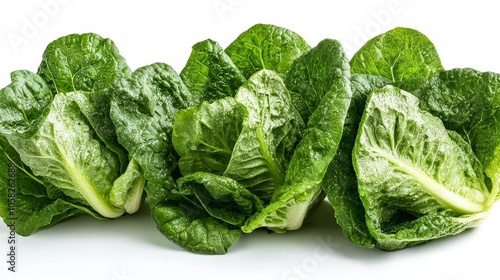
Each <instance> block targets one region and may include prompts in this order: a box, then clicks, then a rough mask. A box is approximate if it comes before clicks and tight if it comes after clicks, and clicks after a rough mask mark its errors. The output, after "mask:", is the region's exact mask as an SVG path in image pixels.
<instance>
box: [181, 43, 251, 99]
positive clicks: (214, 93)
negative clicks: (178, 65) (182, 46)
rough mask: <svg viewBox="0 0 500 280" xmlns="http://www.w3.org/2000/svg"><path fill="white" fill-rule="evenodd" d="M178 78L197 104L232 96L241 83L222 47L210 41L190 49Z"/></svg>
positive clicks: (241, 78) (235, 69)
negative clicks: (197, 101) (197, 100)
mask: <svg viewBox="0 0 500 280" xmlns="http://www.w3.org/2000/svg"><path fill="white" fill-rule="evenodd" d="M180 77H181V78H182V81H183V82H184V84H185V85H186V87H187V88H188V89H189V91H190V92H191V93H192V94H193V96H195V97H196V98H197V99H199V100H200V102H201V101H207V102H213V101H216V100H218V99H220V98H223V97H226V96H234V95H235V93H236V90H238V88H239V87H240V86H241V85H242V84H243V83H244V82H245V78H244V77H243V74H241V72H240V70H239V69H238V68H237V67H236V66H235V65H234V63H233V62H232V61H231V59H230V58H229V56H228V55H227V54H226V53H225V52H224V50H223V49H222V47H221V46H220V45H219V44H218V43H217V42H215V41H212V40H210V39H208V40H205V41H202V42H199V43H197V44H195V45H194V46H193V51H192V52H191V55H190V56H189V59H188V61H187V63H186V66H185V67H184V69H182V71H181V73H180Z"/></svg>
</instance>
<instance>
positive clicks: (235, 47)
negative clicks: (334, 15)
mask: <svg viewBox="0 0 500 280" xmlns="http://www.w3.org/2000/svg"><path fill="white" fill-rule="evenodd" d="M309 49H310V47H309V45H308V44H307V42H306V41H305V40H304V39H303V38H302V37H300V36H299V35H298V34H296V33H294V32H293V31H290V30H288V29H285V28H282V27H278V26H274V25H269V24H256V25H254V26H252V27H251V28H249V29H248V30H246V31H245V32H243V33H241V34H240V35H239V36H238V38H236V40H234V41H233V42H232V43H231V44H230V45H229V46H228V47H227V48H226V50H225V51H226V53H227V55H228V56H229V57H230V58H231V60H232V61H233V62H234V64H235V65H236V67H238V68H239V69H240V70H241V72H242V73H243V76H244V77H245V78H249V77H250V76H252V75H253V74H254V73H255V72H257V71H259V70H262V69H268V70H273V71H276V72H278V73H281V74H285V73H286V72H287V71H288V69H289V68H290V66H291V65H292V63H293V61H294V60H295V59H296V58H298V57H299V56H301V55H302V54H303V53H305V52H307V51H308V50H309Z"/></svg>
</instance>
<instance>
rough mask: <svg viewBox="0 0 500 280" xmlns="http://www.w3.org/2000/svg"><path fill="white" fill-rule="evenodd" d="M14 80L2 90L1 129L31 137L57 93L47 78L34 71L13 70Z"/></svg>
mask: <svg viewBox="0 0 500 280" xmlns="http://www.w3.org/2000/svg"><path fill="white" fill-rule="evenodd" d="M11 80H12V83H11V84H10V85H8V86H6V87H5V88H3V89H2V90H0V97H1V98H0V116H2V118H1V119H0V133H2V134H4V135H13V136H17V137H24V138H29V137H31V136H32V135H33V134H35V133H36V131H37V130H38V129H39V128H40V126H41V125H42V123H43V122H44V121H45V118H46V117H47V114H48V112H49V110H48V108H49V107H50V103H51V102H52V99H53V95H52V92H51V90H50V88H49V87H48V86H47V84H46V83H45V81H44V80H43V79H42V78H41V77H40V76H38V75H36V74H34V73H32V72H30V71H26V70H20V71H15V72H12V74H11Z"/></svg>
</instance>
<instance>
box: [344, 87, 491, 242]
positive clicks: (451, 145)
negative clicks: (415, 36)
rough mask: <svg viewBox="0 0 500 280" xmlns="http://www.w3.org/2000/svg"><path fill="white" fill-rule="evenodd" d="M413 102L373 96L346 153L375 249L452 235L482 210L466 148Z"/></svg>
mask: <svg viewBox="0 0 500 280" xmlns="http://www.w3.org/2000/svg"><path fill="white" fill-rule="evenodd" d="M418 103H419V101H418V99H417V98H416V97H414V96H413V95H411V94H409V93H407V92H404V91H402V90H400V89H397V88H394V87H391V86H387V87H384V88H383V89H380V90H375V91H373V92H372V94H371V96H370V97H369V99H368V101H367V105H366V109H365V112H364V114H363V117H362V120H361V123H360V128H359V133H358V136H357V139H356V144H355V146H354V151H353V164H354V168H355V170H356V174H357V176H358V184H359V194H360V197H361V200H362V202H363V205H364V207H365V210H366V221H367V225H368V228H369V229H370V232H371V234H372V236H373V237H374V238H375V239H376V240H377V244H378V246H379V247H380V248H382V249H387V250H395V249H401V248H404V247H406V246H412V245H415V244H418V243H421V242H425V241H428V240H432V239H435V238H439V237H442V236H446V235H452V234H456V233H458V232H460V231H462V230H464V229H465V228H467V227H469V226H471V225H474V224H475V223H476V222H477V221H478V220H480V219H482V218H483V217H484V213H482V212H483V211H485V210H487V207H486V201H487V198H488V196H489V192H488V189H487V187H486V186H485V183H484V178H483V174H482V170H481V164H480V162H479V161H478V159H477V158H476V157H475V155H474V153H473V152H472V149H471V148H470V146H469V145H468V144H467V143H466V142H465V141H464V140H463V139H462V138H461V137H460V136H458V134H456V133H454V132H451V131H450V132H448V131H447V130H446V129H445V127H444V125H443V123H442V122H441V120H440V119H439V118H437V117H434V116H432V115H431V114H429V113H428V112H425V111H422V110H420V108H419V104H418ZM432 217H434V218H432Z"/></svg>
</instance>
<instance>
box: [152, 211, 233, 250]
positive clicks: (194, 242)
mask: <svg viewBox="0 0 500 280" xmlns="http://www.w3.org/2000/svg"><path fill="white" fill-rule="evenodd" d="M151 211H152V213H151V214H152V216H153V220H154V221H155V223H156V225H157V228H158V230H159V231H160V232H161V233H162V234H163V235H164V236H166V237H167V238H168V239H169V240H170V241H172V242H174V243H176V244H177V245H179V246H181V247H183V248H185V249H187V250H189V251H191V252H196V253H202V254H225V253H227V251H228V249H229V247H231V245H233V244H234V243H236V242H237V241H238V240H239V239H240V237H241V235H242V232H241V230H240V229H239V228H237V227H234V226H230V225H228V224H226V223H224V222H222V221H221V220H219V219H216V218H214V217H211V216H210V215H208V213H206V212H205V211H204V210H203V209H200V207H199V205H193V204H191V203H189V202H186V201H168V202H166V203H165V204H162V205H157V206H155V207H154V208H152V210H151Z"/></svg>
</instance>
